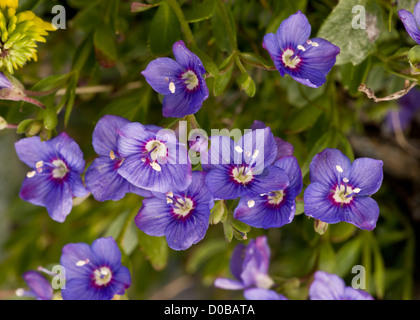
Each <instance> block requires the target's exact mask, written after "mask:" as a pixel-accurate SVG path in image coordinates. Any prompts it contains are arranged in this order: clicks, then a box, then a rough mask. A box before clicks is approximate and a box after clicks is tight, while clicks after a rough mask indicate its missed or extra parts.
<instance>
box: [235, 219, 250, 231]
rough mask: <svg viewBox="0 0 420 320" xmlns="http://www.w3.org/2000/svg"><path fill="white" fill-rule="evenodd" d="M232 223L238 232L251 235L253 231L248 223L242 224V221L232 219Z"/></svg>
mask: <svg viewBox="0 0 420 320" xmlns="http://www.w3.org/2000/svg"><path fill="white" fill-rule="evenodd" d="M231 223H232V226H233V227H234V228H235V229H236V230H238V231H240V232H241V233H245V234H246V233H249V232H250V231H251V227H250V226H249V225H247V224H246V223H244V222H242V221H239V220H236V219H234V218H232V219H231Z"/></svg>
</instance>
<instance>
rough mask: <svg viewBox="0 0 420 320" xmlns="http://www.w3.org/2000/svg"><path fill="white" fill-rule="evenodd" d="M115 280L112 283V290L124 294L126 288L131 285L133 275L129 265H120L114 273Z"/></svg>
mask: <svg viewBox="0 0 420 320" xmlns="http://www.w3.org/2000/svg"><path fill="white" fill-rule="evenodd" d="M112 276H113V281H112V283H111V286H112V292H114V293H115V294H118V295H123V294H124V293H125V290H126V289H127V288H129V287H130V286H131V275H130V271H129V270H128V268H127V267H124V266H120V267H119V268H118V269H117V270H116V271H114V272H113V273H112Z"/></svg>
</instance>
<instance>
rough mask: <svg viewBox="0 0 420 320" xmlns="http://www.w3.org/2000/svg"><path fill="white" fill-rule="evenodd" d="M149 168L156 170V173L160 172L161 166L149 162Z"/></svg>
mask: <svg viewBox="0 0 420 320" xmlns="http://www.w3.org/2000/svg"><path fill="white" fill-rule="evenodd" d="M150 166H151V167H152V168H153V170H156V171H157V172H160V171H162V168H161V166H160V165H159V163H157V162H150Z"/></svg>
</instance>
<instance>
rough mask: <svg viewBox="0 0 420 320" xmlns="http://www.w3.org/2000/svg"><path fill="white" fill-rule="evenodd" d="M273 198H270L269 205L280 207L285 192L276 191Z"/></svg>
mask: <svg viewBox="0 0 420 320" xmlns="http://www.w3.org/2000/svg"><path fill="white" fill-rule="evenodd" d="M272 194H273V195H272V196H268V203H269V204H274V205H278V204H279V203H281V202H282V201H283V198H284V191H283V190H279V191H274V192H272Z"/></svg>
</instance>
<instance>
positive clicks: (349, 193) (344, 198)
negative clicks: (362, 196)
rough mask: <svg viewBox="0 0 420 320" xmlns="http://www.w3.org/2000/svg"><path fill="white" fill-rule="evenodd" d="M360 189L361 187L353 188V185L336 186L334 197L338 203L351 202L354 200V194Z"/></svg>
mask: <svg viewBox="0 0 420 320" xmlns="http://www.w3.org/2000/svg"><path fill="white" fill-rule="evenodd" d="M360 191H361V190H360V188H355V189H353V188H352V187H351V186H346V185H344V184H341V185H340V186H337V187H336V189H335V191H334V195H333V199H334V201H335V202H336V203H344V204H349V203H351V202H352V201H353V197H354V195H355V194H357V193H359V192H360Z"/></svg>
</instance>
